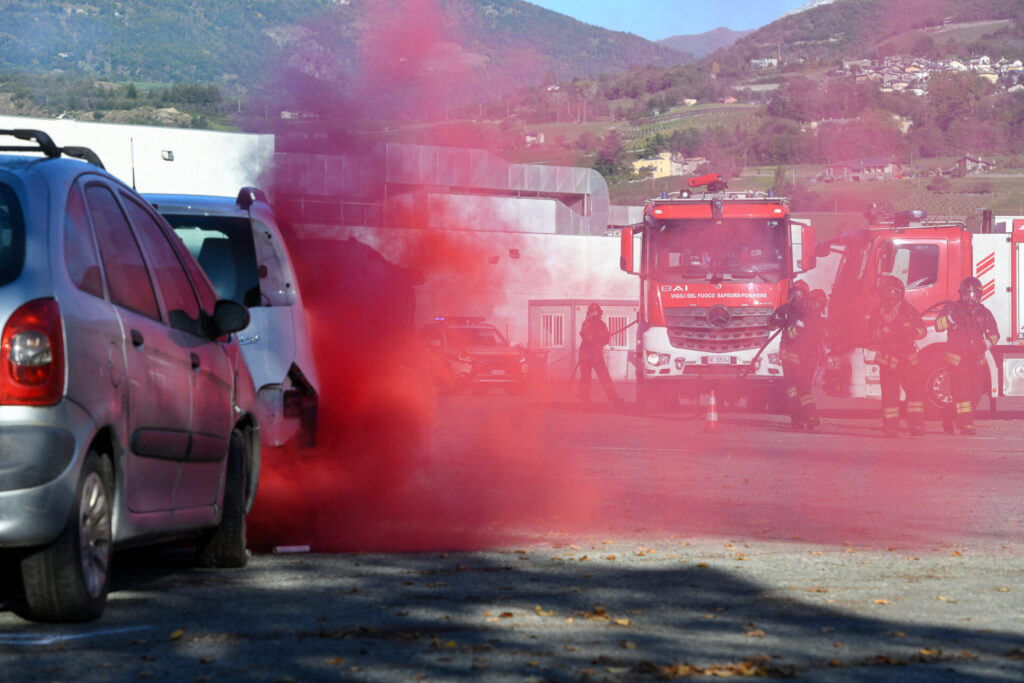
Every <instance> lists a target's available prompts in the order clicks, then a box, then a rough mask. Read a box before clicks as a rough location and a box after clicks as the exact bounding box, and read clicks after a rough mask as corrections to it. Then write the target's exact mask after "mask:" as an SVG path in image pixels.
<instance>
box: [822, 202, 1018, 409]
mask: <svg viewBox="0 0 1024 683" xmlns="http://www.w3.org/2000/svg"><path fill="white" fill-rule="evenodd" d="M821 247H822V254H823V253H825V252H827V251H829V250H834V251H839V252H841V253H842V258H841V261H840V264H839V269H838V271H837V273H836V278H835V282H834V285H833V287H832V292H831V300H830V302H829V308H828V321H829V322H828V345H829V349H830V351H829V357H828V360H827V363H826V373H825V388H826V390H827V392H828V393H829V394H832V395H835V396H849V397H855V398H879V397H880V396H881V387H880V385H879V374H878V364H877V363H876V362H875V352H874V350H872V349H871V348H870V347H869V342H868V337H867V320H868V317H869V316H870V314H871V311H872V310H873V309H874V307H875V306H876V305H877V304H878V292H877V288H876V283H877V282H878V278H879V277H880V276H882V275H893V276H895V277H897V278H899V279H900V281H902V282H903V284H904V286H905V287H906V300H907V301H908V302H909V303H911V304H912V305H913V306H914V307H915V308H916V309H917V310H918V311H919V312H920V313H921V314H922V315H923V317H924V319H925V322H926V323H928V324H929V332H928V335H927V336H926V337H925V338H924V339H922V340H920V341H919V342H918V343H917V346H918V350H919V352H920V354H921V355H920V358H921V372H920V373H919V377H920V380H919V381H921V382H923V383H924V389H925V396H926V397H927V401H926V407H927V408H928V409H929V410H930V411H931V412H933V413H934V412H937V410H938V409H939V408H941V407H942V406H943V405H944V404H948V403H949V402H950V401H952V395H951V392H950V386H949V369H948V367H947V366H946V363H945V354H946V347H945V344H946V333H945V332H937V331H935V329H934V325H933V324H932V323H934V321H935V317H936V316H937V315H938V314H939V312H940V311H941V309H942V307H943V305H944V304H945V303H946V302H948V301H951V300H955V299H957V298H958V296H959V294H958V289H959V287H960V283H961V282H962V281H963V279H964V278H966V277H970V276H972V275H973V276H975V277H977V278H978V279H980V280H981V282H982V285H983V286H984V290H983V294H982V303H983V304H984V305H985V306H986V307H987V308H988V309H989V310H990V311H992V313H993V315H994V316H995V319H996V322H997V324H998V326H999V333H1000V340H999V342H998V343H997V344H995V345H993V346H992V347H991V348H990V350H989V352H988V353H987V354H986V358H987V361H988V373H987V376H986V377H984V378H983V381H982V382H981V383H980V384H979V386H978V390H977V391H978V398H979V399H980V398H981V397H982V396H988V397H989V398H990V399H991V400H992V401H993V402H994V401H995V399H996V398H998V397H999V396H1024V291H1022V287H1024V217H995V218H993V217H992V216H991V215H990V214H988V212H986V213H985V216H984V219H983V221H982V233H981V234H974V233H971V232H969V231H968V230H967V228H966V226H965V225H964V224H963V223H962V222H956V221H930V220H928V219H927V217H926V216H925V215H924V212H921V211H909V212H903V213H901V214H895V215H893V216H889V217H888V218H887V219H886V220H883V221H875V222H874V224H873V225H870V226H869V227H867V228H864V229H861V230H852V231H848V232H846V233H843V234H842V235H840V236H839V237H838V238H836V239H835V240H830V241H829V242H826V243H824V244H823V245H821ZM822 254H819V255H822Z"/></svg>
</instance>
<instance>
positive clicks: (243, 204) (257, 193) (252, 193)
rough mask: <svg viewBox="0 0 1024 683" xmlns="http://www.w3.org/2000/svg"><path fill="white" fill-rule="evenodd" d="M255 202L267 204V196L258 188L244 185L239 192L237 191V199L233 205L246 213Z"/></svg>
mask: <svg viewBox="0 0 1024 683" xmlns="http://www.w3.org/2000/svg"><path fill="white" fill-rule="evenodd" d="M256 202H264V203H269V202H267V195H266V193H264V192H263V190H261V189H259V188H258V187H251V186H249V185H246V186H245V187H243V188H242V189H241V190H239V191H238V198H237V199H235V204H237V205H238V208H240V209H242V210H244V211H248V210H249V207H250V206H252V205H253V204H255V203H256Z"/></svg>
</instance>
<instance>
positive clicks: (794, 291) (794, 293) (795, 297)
mask: <svg viewBox="0 0 1024 683" xmlns="http://www.w3.org/2000/svg"><path fill="white" fill-rule="evenodd" d="M810 292H811V288H810V287H808V286H807V283H806V282H804V281H803V280H794V281H793V284H792V285H790V287H789V300H790V301H791V302H796V301H799V300H800V299H801V298H803V296H804V295H805V294H809V293H810Z"/></svg>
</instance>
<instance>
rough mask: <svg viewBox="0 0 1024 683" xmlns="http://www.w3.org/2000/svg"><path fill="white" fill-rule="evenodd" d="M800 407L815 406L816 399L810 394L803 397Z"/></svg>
mask: <svg viewBox="0 0 1024 683" xmlns="http://www.w3.org/2000/svg"><path fill="white" fill-rule="evenodd" d="M800 405H802V406H810V405H814V397H813V396H811V395H810V394H804V395H803V396H801V397H800Z"/></svg>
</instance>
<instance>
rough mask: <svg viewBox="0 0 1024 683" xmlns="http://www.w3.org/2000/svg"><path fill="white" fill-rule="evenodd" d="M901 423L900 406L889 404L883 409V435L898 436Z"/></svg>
mask: <svg viewBox="0 0 1024 683" xmlns="http://www.w3.org/2000/svg"><path fill="white" fill-rule="evenodd" d="M899 424H900V408H899V406H888V407H886V408H883V409H882V436H896V435H897V434H898V433H899Z"/></svg>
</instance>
